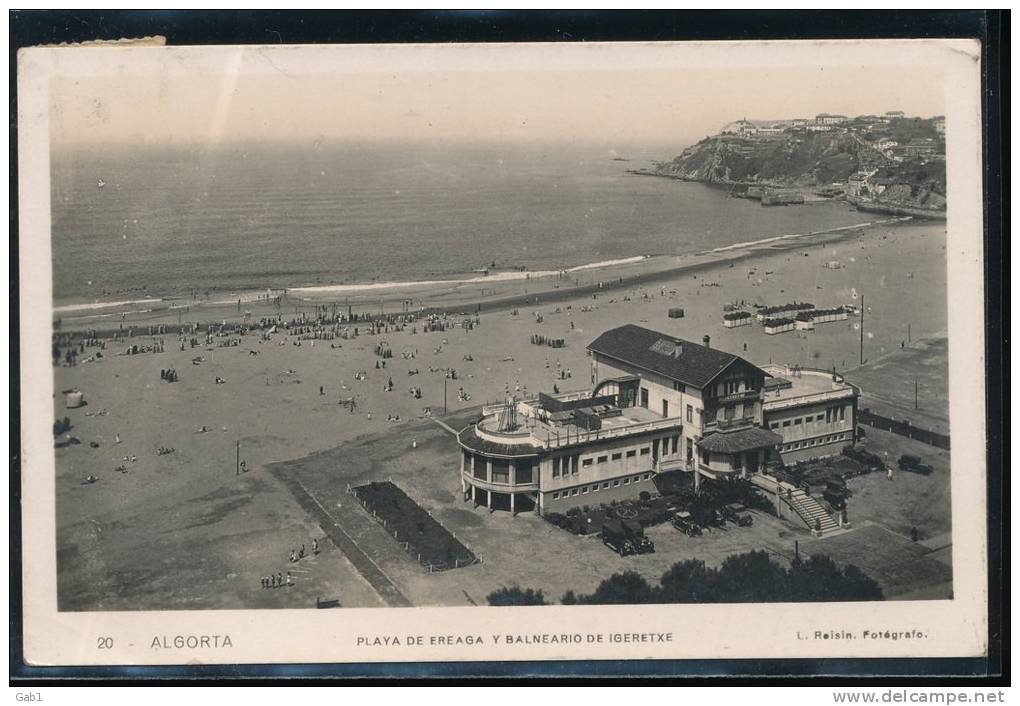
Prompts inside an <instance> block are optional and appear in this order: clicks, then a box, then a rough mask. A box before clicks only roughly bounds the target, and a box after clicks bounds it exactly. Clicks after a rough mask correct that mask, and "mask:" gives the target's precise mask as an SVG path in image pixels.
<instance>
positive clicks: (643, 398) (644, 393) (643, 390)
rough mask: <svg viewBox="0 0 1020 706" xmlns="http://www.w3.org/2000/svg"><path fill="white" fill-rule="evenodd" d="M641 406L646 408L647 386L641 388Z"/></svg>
mask: <svg viewBox="0 0 1020 706" xmlns="http://www.w3.org/2000/svg"><path fill="white" fill-rule="evenodd" d="M641 406H642V407H644V408H645V409H648V388H646V387H642V388H641Z"/></svg>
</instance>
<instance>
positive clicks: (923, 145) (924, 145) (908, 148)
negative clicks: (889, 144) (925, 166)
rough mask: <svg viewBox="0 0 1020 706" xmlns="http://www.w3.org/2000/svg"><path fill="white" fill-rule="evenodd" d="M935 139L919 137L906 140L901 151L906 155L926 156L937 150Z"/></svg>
mask: <svg viewBox="0 0 1020 706" xmlns="http://www.w3.org/2000/svg"><path fill="white" fill-rule="evenodd" d="M937 147H938V146H937V145H936V144H935V140H933V139H932V138H930V137H919V138H917V139H914V140H911V141H910V142H908V143H907V144H906V145H905V146H904V148H903V151H904V152H905V153H906V155H907V156H908V157H927V156H929V155H933V154H935V152H936V151H937Z"/></svg>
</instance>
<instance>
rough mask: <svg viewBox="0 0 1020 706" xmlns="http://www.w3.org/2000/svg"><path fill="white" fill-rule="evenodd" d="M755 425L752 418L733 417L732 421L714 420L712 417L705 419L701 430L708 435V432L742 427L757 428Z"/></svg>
mask: <svg viewBox="0 0 1020 706" xmlns="http://www.w3.org/2000/svg"><path fill="white" fill-rule="evenodd" d="M706 416H707V415H706ZM757 424H758V423H757V422H756V421H755V418H754V417H735V418H733V419H716V418H715V417H712V418H706V419H705V421H704V424H703V426H702V429H703V430H704V432H705V433H708V432H710V431H722V430H727V431H728V430H732V429H740V428H742V427H753V426H757Z"/></svg>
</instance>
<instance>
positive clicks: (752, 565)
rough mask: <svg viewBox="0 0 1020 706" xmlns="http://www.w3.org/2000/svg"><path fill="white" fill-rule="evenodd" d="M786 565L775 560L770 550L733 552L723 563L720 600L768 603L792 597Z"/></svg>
mask: <svg viewBox="0 0 1020 706" xmlns="http://www.w3.org/2000/svg"><path fill="white" fill-rule="evenodd" d="M786 578H787V577H786V569H784V568H783V567H782V566H780V565H779V564H777V563H775V562H774V561H772V559H771V558H770V557H769V555H768V552H765V551H752V552H745V553H744V554H733V555H731V556H728V557H726V560H725V561H724V562H723V563H722V566H721V567H719V582H718V585H717V589H716V590H717V592H718V596H719V598H718V602H720V603H766V602H775V601H784V600H788V598H787V597H786V593H787V592H786Z"/></svg>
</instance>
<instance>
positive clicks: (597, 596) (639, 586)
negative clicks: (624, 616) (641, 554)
mask: <svg viewBox="0 0 1020 706" xmlns="http://www.w3.org/2000/svg"><path fill="white" fill-rule="evenodd" d="M655 593H656V591H655V589H654V588H652V586H651V585H649V583H648V582H647V581H646V580H645V579H644V577H643V576H641V574H639V573H637V572H636V571H624V572H623V573H622V574H613V575H612V576H610V577H609V578H607V579H606V580H605V581H603V582H602V583H600V584H599V586H598V588H596V589H595V593H592V594H591V595H588V596H578V597H577V602H578V603H588V604H595V605H617V604H627V605H630V604H638V603H654V602H655V600H654V599H655Z"/></svg>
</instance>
